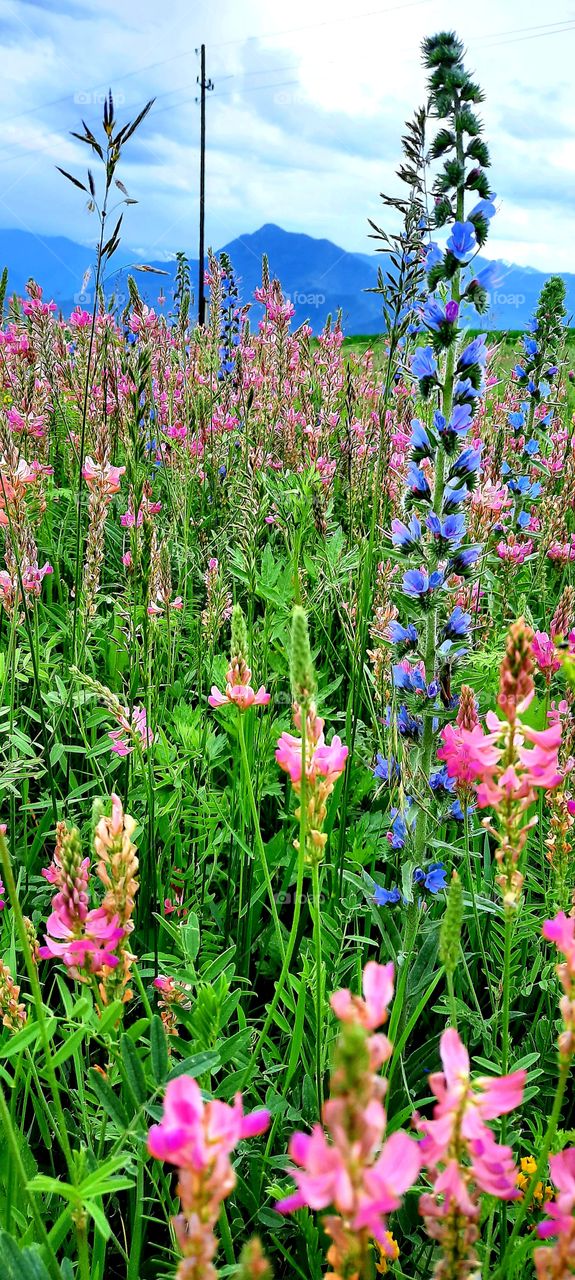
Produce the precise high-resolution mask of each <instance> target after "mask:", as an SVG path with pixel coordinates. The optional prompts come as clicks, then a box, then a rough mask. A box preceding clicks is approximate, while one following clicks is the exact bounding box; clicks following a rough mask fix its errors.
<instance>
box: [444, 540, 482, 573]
mask: <svg viewBox="0 0 575 1280" xmlns="http://www.w3.org/2000/svg"><path fill="white" fill-rule="evenodd" d="M481 550H482V548H481V545H480V543H478V542H475V543H472V544H471V545H470V546H469V547H461V549H460V550H459V551H458V552H457V553H456V554H455V555H454V556H453V557H452V559H451V560H450V562H449V572H450V573H457V574H459V576H460V577H462V578H464V577H465V576H466V574H467V572H468V570H469V569H471V568H472V567H473V565H474V564H476V562H477V561H478V560H479V557H480V555H481Z"/></svg>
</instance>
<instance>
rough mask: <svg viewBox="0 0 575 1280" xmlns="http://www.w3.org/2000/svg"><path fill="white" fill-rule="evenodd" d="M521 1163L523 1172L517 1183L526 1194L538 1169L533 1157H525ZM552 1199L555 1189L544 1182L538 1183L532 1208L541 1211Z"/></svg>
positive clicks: (519, 1174) (518, 1175)
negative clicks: (547, 1201) (546, 1202)
mask: <svg viewBox="0 0 575 1280" xmlns="http://www.w3.org/2000/svg"><path fill="white" fill-rule="evenodd" d="M520 1163H521V1172H520V1173H518V1174H517V1179H516V1182H517V1186H518V1187H519V1190H520V1191H522V1192H523V1194H525V1192H526V1190H527V1188H528V1186H529V1183H530V1182H531V1178H532V1177H533V1174H534V1173H535V1170H536V1168H537V1161H536V1160H534V1159H533V1156H523V1159H522V1160H521V1162H520ZM552 1199H553V1187H550V1186H549V1185H548V1184H546V1185H544V1184H543V1182H537V1183H536V1185H535V1191H534V1192H533V1199H532V1201H531V1206H530V1208H535V1209H540V1208H541V1206H542V1205H543V1204H544V1203H545V1201H546V1200H552Z"/></svg>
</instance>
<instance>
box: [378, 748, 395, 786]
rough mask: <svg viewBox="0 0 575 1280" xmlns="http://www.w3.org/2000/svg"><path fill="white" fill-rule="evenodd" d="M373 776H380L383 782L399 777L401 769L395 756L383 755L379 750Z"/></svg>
mask: <svg viewBox="0 0 575 1280" xmlns="http://www.w3.org/2000/svg"><path fill="white" fill-rule="evenodd" d="M373 776H374V778H379V779H380V781H381V782H390V780H391V779H392V778H398V779H399V777H400V769H399V764H398V762H397V760H396V759H395V757H394V756H382V754H381V752H380V751H378V753H377V756H376V765H375V769H374V771H373Z"/></svg>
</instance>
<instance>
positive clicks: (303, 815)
mask: <svg viewBox="0 0 575 1280" xmlns="http://www.w3.org/2000/svg"><path fill="white" fill-rule="evenodd" d="M306 715H307V707H302V709H301V782H300V794H299V841H298V859H297V880H296V890H295V903H294V910H293V916H292V924H291V930H290V935H289V938H288V944H287V947H286V952H285V956H284V961H283V965H282V967H281V972H280V976H279V978H278V980H277V982H276V989H275V992H274V995H273V999H272V1002H271V1004H270V1006H269V1009H268V1012H267V1016H266V1020H265V1022H264V1025H263V1027H262V1029H261V1031H260V1034H259V1036H258V1038H257V1041H256V1044H255V1047H254V1049H253V1052H252V1056H251V1061H250V1063H249V1065H248V1067H247V1068H246V1071H245V1073H244V1075H243V1076H242V1080H241V1084H240V1089H245V1087H246V1084H247V1082H248V1080H251V1078H252V1075H253V1073H254V1071H255V1069H256V1066H257V1062H258V1058H259V1055H260V1052H261V1048H262V1045H263V1043H264V1041H265V1038H266V1036H267V1034H268V1031H269V1029H270V1026H271V1024H272V1020H273V1016H274V1013H275V1011H276V1009H277V1007H278V1004H279V1002H280V1000H281V997H282V992H283V989H284V986H285V982H286V978H287V975H288V973H289V968H290V964H291V960H292V956H293V953H294V950H295V944H296V941H297V935H298V928H299V919H300V914H301V899H302V889H303V873H304V865H305V848H306V819H307V796H306V792H307V773H306V764H307V759H306V728H307V724H306Z"/></svg>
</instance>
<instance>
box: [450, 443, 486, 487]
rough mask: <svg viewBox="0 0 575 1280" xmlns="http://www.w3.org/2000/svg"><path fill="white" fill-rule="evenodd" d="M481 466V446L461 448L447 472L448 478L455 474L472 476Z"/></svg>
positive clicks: (452, 477)
mask: <svg viewBox="0 0 575 1280" xmlns="http://www.w3.org/2000/svg"><path fill="white" fill-rule="evenodd" d="M480 466H481V446H479V448H478V449H472V448H469V449H463V450H462V452H461V453H460V454H459V457H458V458H456V459H455V462H454V463H453V464H452V467H451V470H450V472H449V479H450V480H452V479H454V477H455V476H461V477H462V478H463V477H467V476H474V475H476V474H477V472H478V471H479V468H480Z"/></svg>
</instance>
